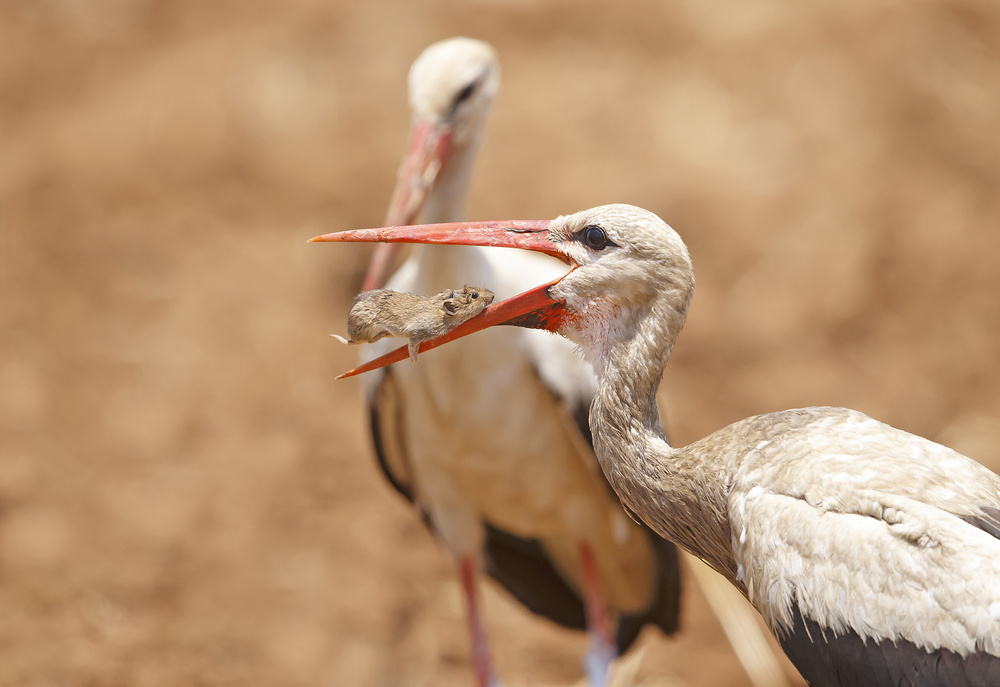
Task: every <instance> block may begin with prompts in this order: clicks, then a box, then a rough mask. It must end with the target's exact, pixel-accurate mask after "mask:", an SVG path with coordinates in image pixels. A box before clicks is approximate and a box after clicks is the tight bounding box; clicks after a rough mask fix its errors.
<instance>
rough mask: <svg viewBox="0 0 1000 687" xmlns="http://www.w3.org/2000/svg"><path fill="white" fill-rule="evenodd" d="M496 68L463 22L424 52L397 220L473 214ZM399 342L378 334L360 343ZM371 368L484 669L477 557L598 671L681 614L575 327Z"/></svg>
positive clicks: (419, 272)
mask: <svg viewBox="0 0 1000 687" xmlns="http://www.w3.org/2000/svg"><path fill="white" fill-rule="evenodd" d="M499 78H500V76H499V65H498V64H497V59H496V55H495V53H494V51H493V49H492V48H491V47H490V46H489V45H487V44H486V43H483V42H481V41H476V40H472V39H468V38H453V39H450V40H446V41H442V42H440V43H436V44H434V45H432V46H430V47H429V48H427V49H426V50H425V51H424V52H423V53H422V54H421V55H420V56H419V57H418V58H417V60H416V61H415V62H414V64H413V67H412V68H411V70H410V75H409V90H410V105H411V109H412V112H413V132H412V136H411V143H410V147H409V152H408V154H407V156H406V158H405V159H404V161H403V163H402V166H401V168H400V176H399V180H398V183H397V186H396V190H395V192H394V194H393V199H392V203H391V205H390V209H389V213H388V219H387V223H390V224H406V223H409V222H412V221H413V219H414V217H415V216H416V215H417V214H418V213H420V216H421V217H422V218H423V219H425V220H428V221H449V220H456V219H459V218H460V217H461V216H462V214H463V204H464V198H465V194H466V189H467V187H468V183H469V177H470V173H471V169H472V165H473V161H474V158H475V154H476V150H477V148H478V146H479V143H480V141H481V139H482V135H483V129H484V125H485V121H486V117H487V114H488V112H489V109H490V105H491V103H492V100H493V96H494V95H495V93H496V91H497V88H498V86H499ZM421 209H422V212H421ZM379 248H383V246H379ZM390 263H391V257H390V255H389V254H388V252H387V251H383V250H377V251H376V253H375V255H374V257H373V260H372V263H371V265H370V268H369V272H368V275H367V276H366V279H365V284H364V288H365V289H370V288H376V287H378V286H381V283H380V282H381V279H382V274H383V272H384V270H385V269H387V266H388V265H389V264H390ZM560 271H561V265H560V264H559V263H558V262H556V261H554V260H551V259H549V258H546V257H544V256H540V255H534V254H530V253H524V252H521V251H496V250H487V249H484V248H479V247H454V246H452V247H435V248H417V249H415V250H414V251H413V254H412V256H411V257H410V258H409V259H408V260H407V261H406V262H405V263H404V264H403V265H402V267H401V268H400V269H399V270H398V271H397V272H396V273H395V274H394V275H393V276H392V278H391V279H390V280H389V282H388V283H387V284H386V287H387V288H390V289H394V290H397V291H404V292H413V293H423V294H429V293H436V292H438V291H441V290H442V289H444V288H452V287H458V286H461V285H462V284H466V283H472V282H470V281H469V280H470V279H472V277H473V276H475V277H476V278H477V279H481V280H485V281H486V282H488V283H489V288H490V289H492V290H494V291H495V292H496V293H497V294H498V296H500V297H503V296H510V295H514V294H516V293H518V292H520V291H522V290H524V289H525V288H528V287H529V286H531V285H533V284H535V283H537V282H538V281H542V280H548V279H551V278H553V277H555V276H557V275H558V274H559V273H560ZM391 345H392V344H391V342H389V341H388V340H383V342H380V343H379V344H375V345H373V346H372V347H371V348H370V349H369V351H367V352H366V355H369V356H375V355H378V354H379V353H381V352H383V351H385V350H389V348H388V347H390V346H391ZM366 382H367V383H366V385H365V395H366V399H367V401H368V405H369V410H370V417H371V429H372V434H373V438H374V444H375V450H376V454H377V457H378V460H379V463H380V465H381V467H382V469H383V470H384V472H385V474H386V476H387V477H388V479H389V481H390V482H391V483H392V484H393V486H395V487H396V489H397V490H399V491H400V492H401V493H402V494H403V495H404V496H405V497H406V498H408V499H409V500H410V501H411V502H413V504H414V506H415V507H416V508H417V509H418V510H419V511H420V513H421V514H422V515H423V517H424V518H425V520H426V521H427V522H428V524H429V526H430V527H431V528H432V529H433V531H434V532H435V533H436V534H437V536H438V537H440V538H441V540H442V541H443V542H444V544H445V546H446V547H447V549H448V551H449V552H450V553H451V554H452V556H454V558H455V560H456V563H457V564H458V568H459V574H460V576H461V580H462V585H463V590H464V596H465V601H466V610H467V616H468V622H469V630H470V634H471V639H472V648H473V649H472V650H473V662H474V665H475V670H476V676H477V680H478V684H479V685H481V686H482V687H486V686H487V685H492V684H494V683H495V681H496V678H495V675H494V670H493V668H492V662H491V659H490V655H489V650H488V645H487V642H486V635H485V632H484V628H483V622H482V619H481V617H480V613H479V611H478V604H477V594H476V580H475V578H476V575H477V573H478V571H479V570H480V569H483V568H484V569H485V571H486V572H487V573H488V574H489V575H490V576H491V577H493V578H494V579H496V580H497V581H498V582H499V583H500V584H502V585H503V586H504V587H505V588H506V589H507V590H508V591H509V592H510V593H511V594H513V595H514V597H516V598H517V599H518V600H519V601H520V602H521V603H522V604H524V605H525V606H526V607H527V608H528V609H530V610H531V611H533V612H535V613H538V614H541V615H543V616H545V617H548V618H549V619H551V620H553V621H555V622H557V623H559V624H561V625H564V626H566V627H570V628H574V629H585V628H586V629H588V630H589V631H590V635H591V648H590V650H589V651H588V656H587V659H586V661H585V665H586V667H587V670H588V673H589V675H590V678H591V681H592V682H593V684H603V681H604V677H605V674H606V672H607V669H608V663H609V662H610V660H611V659H612V658H613V656H614V655H615V654H617V653H620V652H622V651H624V650H625V649H627V648H628V646H629V645H630V644H631V643H632V642H633V640H634V639H635V638H636V636H637V635H638V633H639V631H640V630H641V629H642V628H643V626H645V625H646V624H654V625H657V626H659V627H660V628H661V629H662V630H663V631H664V632H666V633H668V634H669V633H672V632H674V631H675V630H676V629H677V622H678V610H679V570H678V558H677V551H676V548H675V547H674V545H673V544H671V543H670V542H667V541H665V540H663V539H662V538H661V537H659V536H657V535H656V534H654V533H653V532H652V531H650V530H649V529H648V528H646V527H645V526H643V525H640V524H637V523H636V522H633V521H632V520H630V519H629V518H628V517H627V516H626V515H625V512H624V510H623V509H622V506H621V504H620V502H619V500H618V498H617V497H616V496H615V494H614V492H613V491H612V490H611V489H610V488H609V487H608V485H607V483H606V481H605V480H604V477H603V475H602V474H601V471H600V468H599V467H598V465H597V461H596V459H595V458H594V455H593V451H592V448H591V443H590V442H591V437H590V430H589V427H588V424H587V409H588V408H589V406H590V403H591V401H592V399H593V395H594V392H595V389H596V381H595V379H594V377H593V375H592V373H591V372H590V370H589V368H588V366H587V365H586V363H585V362H584V361H583V360H582V359H581V358H580V356H579V355H577V354H576V353H575V351H574V347H573V346H572V345H571V344H569V343H568V342H567V341H565V340H561V339H558V338H556V337H551V336H548V335H546V334H544V333H542V332H535V331H529V330H523V329H522V330H506V331H495V332H492V333H490V335H489V336H483V337H480V338H478V339H476V340H474V341H469V342H463V344H462V345H456V346H454V347H450V348H449V349H447V350H443V351H440V352H438V353H436V354H432V355H428V356H421V357H420V359H419V361H417V362H416V364H413V365H409V366H406V367H400V368H396V369H393V370H392V371H391V372H389V371H384V372H382V373H380V374H378V375H373V376H371V377H369V378H368V379H367V380H366Z"/></svg>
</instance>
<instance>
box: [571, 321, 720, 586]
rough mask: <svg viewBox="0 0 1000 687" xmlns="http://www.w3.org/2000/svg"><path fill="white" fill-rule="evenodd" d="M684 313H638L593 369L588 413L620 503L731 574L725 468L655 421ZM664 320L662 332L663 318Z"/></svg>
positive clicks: (595, 441) (662, 533) (685, 547)
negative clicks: (673, 438) (637, 320)
mask: <svg viewBox="0 0 1000 687" xmlns="http://www.w3.org/2000/svg"><path fill="white" fill-rule="evenodd" d="M683 320H684V315H683V313H680V314H678V313H677V312H676V310H673V309H671V311H670V312H668V313H665V314H662V316H660V317H657V316H655V315H653V316H649V317H646V318H644V319H643V321H642V323H641V324H640V325H639V326H638V328H637V333H636V335H635V336H633V337H631V338H629V339H628V340H627V341H624V342H621V343H619V344H618V345H616V346H613V347H612V349H611V350H610V351H608V354H607V356H606V364H605V365H604V366H603V369H602V370H599V371H598V373H599V374H598V391H597V396H596V397H595V399H594V404H593V406H592V407H591V411H590V423H591V428H592V429H593V433H594V445H595V452H596V454H597V458H598V460H599V461H600V463H601V468H602V469H603V470H604V474H605V475H607V477H608V480H609V481H610V482H611V485H612V486H613V487H614V489H615V491H616V492H617V493H618V495H619V496H620V497H621V499H622V502H623V503H624V504H625V505H627V506H628V507H629V508H630V509H631V510H632V511H633V512H635V513H636V514H637V515H638V516H639V517H640V518H641V519H642V520H643V521H644V522H645V523H646V524H647V525H649V526H650V527H651V528H652V529H653V530H655V531H656V532H657V533H659V534H660V535H661V536H663V537H666V538H667V539H670V540H671V541H674V542H676V543H677V544H679V545H680V546H681V547H683V548H684V549H686V550H687V551H688V552H689V553H692V554H694V555H695V556H698V557H699V558H701V559H703V560H705V561H706V562H707V563H708V564H709V565H711V566H712V567H713V568H715V569H716V570H717V571H719V572H721V573H722V574H724V575H726V576H727V577H729V578H730V580H731V581H732V582H733V583H734V584H737V585H739V582H738V581H737V580H736V565H735V561H734V560H733V555H732V547H731V543H730V535H729V527H728V524H727V523H728V520H727V518H726V517H725V516H724V507H725V494H726V491H727V487H726V484H727V482H728V479H727V478H726V477H725V475H726V474H728V472H727V471H726V470H725V469H719V468H720V467H721V466H719V465H716V464H714V462H713V463H712V464H709V463H710V462H712V459H710V458H709V457H707V456H703V455H701V453H700V452H699V451H698V449H697V448H696V446H697V445H694V446H691V447H686V448H681V449H675V448H672V447H671V446H670V444H669V443H668V441H667V438H666V436H665V434H664V432H663V427H662V425H661V423H660V418H659V411H658V409H657V405H656V392H657V389H658V388H659V385H660V378H661V376H662V371H663V368H664V367H665V365H666V363H667V360H668V358H669V356H670V349H671V348H672V347H673V343H674V339H675V337H676V333H677V331H678V330H679V329H680V327H681V326H682V325H683ZM664 322H666V323H669V325H668V327H667V329H666V330H665V331H664V330H663V323H664Z"/></svg>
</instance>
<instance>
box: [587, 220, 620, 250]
mask: <svg viewBox="0 0 1000 687" xmlns="http://www.w3.org/2000/svg"><path fill="white" fill-rule="evenodd" d="M583 242H584V243H586V244H587V247H588V248H590V249H591V250H604V249H605V248H606V247H607V246H608V244H609V243H610V244H611V245H614V244H613V243H611V241H609V240H608V235H607V234H606V233H605V232H604V229H602V228H601V227H599V226H597V225H596V224H590V225H588V226H586V227H584V228H583Z"/></svg>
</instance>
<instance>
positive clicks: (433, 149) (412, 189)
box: [361, 122, 452, 291]
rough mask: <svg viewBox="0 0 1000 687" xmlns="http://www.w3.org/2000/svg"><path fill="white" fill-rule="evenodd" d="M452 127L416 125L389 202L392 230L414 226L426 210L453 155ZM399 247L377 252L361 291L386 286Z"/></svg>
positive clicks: (383, 247) (388, 246)
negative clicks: (433, 191)
mask: <svg viewBox="0 0 1000 687" xmlns="http://www.w3.org/2000/svg"><path fill="white" fill-rule="evenodd" d="M451 137H452V129H451V127H444V128H436V127H433V126H431V125H429V124H426V123H422V122H420V123H417V124H415V125H414V127H413V133H412V134H411V135H410V149H409V150H408V151H407V153H406V157H405V158H403V163H402V165H400V167H399V177H398V179H397V180H396V190H395V191H393V194H392V200H391V201H390V202H389V212H388V213H386V217H385V223H386V225H389V226H400V225H404V224H413V222H414V221H415V220H416V219H417V215H418V214H420V209H421V208H422V207H423V206H424V201H425V200H427V196H428V195H429V194H430V192H431V190H432V189H433V188H434V184H435V183H436V182H437V178H438V174H440V172H441V170H442V169H443V168H444V166H445V165H447V164H448V160H450V159H451V153H452V144H451ZM398 248H399V246H398V245H392V244H385V245H380V246H377V247H376V248H375V252H374V253H372V258H371V262H369V263H368V271H367V272H366V273H365V280H364V282H363V283H362V286H361V289H362V290H363V291H368V290H370V289H377V288H379V287H381V286H382V285H383V284H384V283H385V279H386V276H387V273H388V272H389V269H390V267H391V266H392V262H393V260H394V258H395V255H396V252H397V250H398Z"/></svg>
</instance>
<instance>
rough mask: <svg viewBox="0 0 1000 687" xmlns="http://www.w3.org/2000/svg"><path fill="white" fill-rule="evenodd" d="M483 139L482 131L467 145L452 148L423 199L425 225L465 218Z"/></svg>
mask: <svg viewBox="0 0 1000 687" xmlns="http://www.w3.org/2000/svg"><path fill="white" fill-rule="evenodd" d="M482 138H483V136H482V132H478V133H475V134H474V135H472V137H471V138H470V140H469V141H468V142H466V144H465V145H461V146H456V148H455V149H454V150H453V152H452V154H451V158H450V159H449V160H448V162H447V164H445V165H444V167H443V168H442V169H441V172H440V173H439V176H438V178H437V181H436V183H435V184H434V187H433V190H432V191H431V192H430V195H429V196H428V197H427V200H426V201H425V202H424V208H423V211H422V212H421V213H420V221H421V223H422V224H434V223H438V222H461V221H462V220H463V219H465V198H466V195H467V194H468V191H469V182H470V180H471V179H472V167H473V165H474V164H475V162H476V153H478V152H479V145H480V144H481V142H482Z"/></svg>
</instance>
